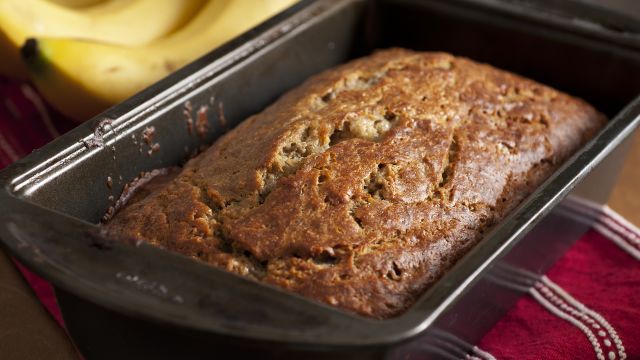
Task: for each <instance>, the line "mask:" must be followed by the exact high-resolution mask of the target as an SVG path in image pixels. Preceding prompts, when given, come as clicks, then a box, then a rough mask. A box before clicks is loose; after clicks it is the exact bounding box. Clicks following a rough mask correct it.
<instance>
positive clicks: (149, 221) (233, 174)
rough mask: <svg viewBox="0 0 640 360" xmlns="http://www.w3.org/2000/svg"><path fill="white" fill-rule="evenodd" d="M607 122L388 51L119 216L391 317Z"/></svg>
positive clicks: (185, 248) (114, 225)
mask: <svg viewBox="0 0 640 360" xmlns="http://www.w3.org/2000/svg"><path fill="white" fill-rule="evenodd" d="M604 123H605V118H604V116H603V115H601V114H600V113H598V112H597V111H596V110H594V109H593V108H592V107H591V106H590V105H588V104H586V103H585V102H583V101H581V100H579V99H576V98H574V97H571V96H568V95H566V94H563V93H561V92H558V91H556V90H553V89H551V88H549V87H547V86H544V85H541V84H539V83H536V82H534V81H531V80H528V79H525V78H522V77H519V76H517V75H514V74H511V73H508V72H505V71H501V70H497V69H495V68H492V67H491V66H488V65H484V64H479V63H476V62H473V61H471V60H468V59H465V58H460V57H454V56H452V55H449V54H445V53H431V52H414V51H409V50H403V49H390V50H384V51H379V52H376V53H375V54H373V55H371V56H367V57H364V58H361V59H357V60H354V61H351V62H349V63H347V64H345V65H342V66H339V67H337V68H334V69H331V70H328V71H326V72H323V73H321V74H319V75H316V76H314V77H312V78H310V79H309V80H308V81H306V82H305V83H304V84H303V85H301V86H299V87H298V88H296V89H294V90H292V91H290V92H288V93H287V94H285V95H284V96H282V98H280V99H279V100H278V101H276V102H275V103H274V104H273V105H271V106H269V107H268V108H267V109H265V110H264V111H263V112H261V113H259V114H257V115H254V116H251V117H250V118H248V119H246V120H245V121H244V122H242V123H241V124H240V125H238V126H237V127H236V128H235V129H233V130H231V131H230V132H229V133H227V134H226V135H224V136H223V137H222V138H220V139H219V140H218V141H217V142H215V143H214V144H213V145H212V146H211V147H210V148H209V149H208V150H206V151H205V152H204V153H202V154H200V155H199V156H197V157H195V158H193V159H192V160H190V161H189V162H188V163H187V164H186V165H185V166H184V168H183V169H182V170H181V172H180V173H179V174H178V175H176V176H175V177H174V178H172V179H166V180H165V181H163V182H162V183H158V184H156V185H155V187H154V189H153V191H146V192H145V194H144V196H138V197H137V199H136V200H135V201H132V202H131V203H130V204H128V205H127V206H126V207H125V208H123V209H122V210H121V211H119V212H118V213H117V214H116V215H115V217H114V218H113V219H112V220H111V221H110V222H109V223H108V224H106V225H105V226H106V229H107V233H108V234H110V235H111V236H113V237H116V238H126V239H137V240H142V241H145V242H148V243H150V244H154V245H157V246H161V247H163V248H165V249H167V250H171V251H176V252H179V253H182V254H184V255H187V256H190V257H193V258H196V259H199V260H202V261H205V262H208V263H210V264H213V265H215V266H217V267H220V268H223V269H226V270H228V271H231V272H234V273H237V274H240V275H243V276H246V277H250V278H252V279H255V280H258V281H262V282H265V283H268V284H273V285H277V286H280V287H282V288H285V289H288V290H290V291H293V292H296V293H299V294H301V295H303V296H307V297H309V298H312V299H315V300H318V301H321V302H324V303H327V304H330V305H334V306H336V307H339V308H342V309H346V310H350V311H353V312H356V313H359V314H362V315H366V316H371V317H376V318H385V317H390V316H394V315H397V314H399V313H400V312H402V311H403V310H404V309H406V308H407V307H408V306H410V305H411V304H412V303H413V302H414V301H415V300H416V298H417V297H418V296H419V295H420V294H421V293H422V292H424V291H425V289H427V288H428V287H429V285H430V284H432V283H433V282H434V281H435V280H437V279H438V277H439V276H440V275H441V274H442V273H443V272H444V271H446V270H447V269H448V268H449V267H450V266H451V265H452V263H453V262H454V261H455V260H456V259H458V258H459V257H460V256H461V255H463V254H464V253H465V252H466V251H467V250H468V249H469V248H470V247H471V246H473V245H474V244H475V243H476V242H478V241H479V240H480V239H481V238H482V236H483V233H484V232H485V231H486V230H487V229H488V228H489V227H490V226H492V224H495V223H496V222H497V221H498V220H500V219H501V218H503V217H504V216H505V215H506V214H507V213H508V212H509V211H510V210H511V209H513V208H514V206H516V205H517V204H518V203H519V202H520V201H521V200H523V199H524V198H525V197H526V196H527V195H528V194H529V193H530V192H531V191H532V190H533V189H534V188H535V187H536V186H538V185H539V184H540V183H541V182H542V181H543V180H544V179H545V178H546V177H547V176H549V175H550V174H551V173H552V172H553V170H554V169H555V168H556V167H557V166H558V165H559V164H560V163H561V162H562V161H564V160H565V159H567V157H568V156H570V155H571V153H572V152H574V151H575V150H577V149H578V148H579V147H580V146H581V145H582V144H583V143H584V142H585V141H587V140H588V139H589V138H590V137H592V136H593V135H595V133H596V132H597V131H598V129H599V128H600V127H602V125H603V124H604Z"/></svg>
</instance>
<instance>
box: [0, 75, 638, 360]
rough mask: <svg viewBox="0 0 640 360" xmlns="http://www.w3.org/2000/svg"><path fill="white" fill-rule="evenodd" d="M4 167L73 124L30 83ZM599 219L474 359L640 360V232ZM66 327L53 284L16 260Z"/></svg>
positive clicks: (1, 107)
mask: <svg viewBox="0 0 640 360" xmlns="http://www.w3.org/2000/svg"><path fill="white" fill-rule="evenodd" d="M0 97H1V98H2V103H1V104H0V168H3V167H5V166H7V165H8V164H10V163H12V162H13V161H15V160H17V159H19V158H20V157H22V156H24V155H26V154H28V153H29V152H31V151H32V150H33V149H35V148H38V147H40V146H42V145H44V144H46V143H47V142H48V141H50V140H51V139H53V138H54V137H56V136H58V135H59V134H60V133H63V132H65V131H67V130H69V129H71V128H72V127H73V126H74V123H73V122H71V121H69V120H66V119H64V118H63V117H62V116H60V115H59V114H56V113H55V112H54V111H52V110H51V109H50V108H49V107H48V106H47V105H46V104H45V103H44V102H43V101H42V100H41V99H40V97H39V96H38V95H37V93H36V92H35V91H34V90H33V88H32V87H31V86H30V85H28V84H20V83H14V82H11V81H9V80H6V79H1V78H0ZM578 213H581V215H580V216H583V217H590V218H593V219H596V225H595V226H594V227H593V229H592V230H591V231H589V232H588V233H587V234H586V235H585V236H583V237H582V238H581V239H580V240H579V241H578V242H577V243H576V244H575V245H574V246H573V247H572V248H571V249H570V250H569V251H568V252H567V253H566V254H565V255H564V256H563V257H562V258H561V259H560V260H559V261H558V263H557V264H556V265H555V266H554V267H553V268H552V269H551V270H550V271H549V272H548V274H547V275H546V276H545V277H542V278H534V277H532V276H531V275H530V274H526V273H520V274H518V275H517V276H515V277H514V279H516V280H514V281H515V282H517V281H518V280H517V278H520V280H523V279H528V280H530V281H533V282H534V283H535V286H533V287H532V288H531V289H530V290H529V293H528V295H527V296H524V297H523V298H522V299H520V300H519V301H518V303H517V304H516V305H515V307H514V308H513V309H512V310H511V311H510V312H509V313H508V314H507V315H506V316H505V317H504V318H503V319H502V320H501V321H500V322H499V323H498V324H497V325H496V326H495V327H494V328H493V330H491V331H490V332H489V333H488V334H487V335H486V336H485V337H484V339H483V340H482V341H481V342H480V343H479V344H478V346H477V347H474V348H471V349H468V350H469V353H468V355H467V358H469V359H471V358H474V359H492V358H498V359H590V358H597V359H611V360H613V359H625V358H626V359H640V295H639V292H640V231H638V229H637V228H636V227H634V226H633V225H631V224H629V223H628V222H626V221H625V220H624V219H622V218H621V217H620V216H618V215H616V214H615V213H614V212H613V211H611V210H610V209H608V208H602V207H592V206H588V204H585V206H584V207H583V208H582V209H580V210H579V211H578ZM16 265H17V266H18V268H19V269H20V271H21V272H22V274H23V275H24V277H25V279H26V280H27V281H28V282H29V284H30V285H31V287H32V288H33V290H34V292H35V293H36V295H37V296H38V298H39V299H40V301H41V302H42V304H43V305H44V306H45V307H46V308H47V310H48V311H49V312H50V313H51V315H52V316H53V317H54V318H55V319H56V320H57V321H58V323H59V324H60V325H61V327H63V328H64V323H63V319H62V316H61V315H60V310H59V308H58V305H57V303H56V299H55V295H54V293H53V290H52V287H51V285H50V284H49V283H47V282H46V281H44V280H42V279H41V278H39V277H38V276H37V275H35V274H33V273H31V272H30V271H29V270H28V269H26V268H25V267H24V266H22V265H20V264H18V263H16Z"/></svg>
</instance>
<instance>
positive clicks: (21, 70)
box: [0, 0, 296, 121]
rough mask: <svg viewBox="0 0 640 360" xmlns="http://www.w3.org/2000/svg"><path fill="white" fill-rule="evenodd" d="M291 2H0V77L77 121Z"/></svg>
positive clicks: (118, 99) (102, 0)
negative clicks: (27, 83)
mask: <svg viewBox="0 0 640 360" xmlns="http://www.w3.org/2000/svg"><path fill="white" fill-rule="evenodd" d="M295 1H296V0H0V75H4V76H9V77H14V78H20V79H27V78H28V79H30V80H31V81H32V82H33V83H34V84H35V85H36V87H37V88H38V90H39V91H40V92H41V94H42V95H43V96H44V97H45V98H46V99H47V100H48V101H49V103H51V104H52V105H53V106H54V107H55V108H57V109H58V110H59V111H60V112H62V113H64V114H65V115H67V116H69V117H71V118H73V119H76V120H79V121H83V120H86V119H88V118H89V117H91V116H93V115H95V114H97V113H99V112H100V111H102V110H104V109H106V108H107V107H109V106H111V105H113V104H115V103H117V102H120V101H122V100H124V99H125V98H127V97H129V96H131V95H133V94H134V93H136V92H138V91H139V90H141V89H143V88H145V87H147V86H149V85H151V84H152V83H154V82H155V81H157V80H159V79H161V78H163V77H165V76H166V75H168V74H169V73H171V72H172V71H174V70H176V69H177V68H180V67H182V66H183V65H185V64H187V63H188V62H190V61H192V60H194V59H196V58H197V57H199V56H201V55H203V54H205V53H206V52H208V51H210V50H211V49H213V48H214V47H217V46H219V45H220V44H222V43H224V42H226V41H228V40H230V39H231V38H233V37H235V36H237V35H239V34H240V33H242V32H244V31H246V30H248V29H250V28H252V27H253V26H255V25H257V24H258V23H260V22H262V21H263V20H265V19H267V18H269V17H270V16H273V15H274V14H276V13H278V12H280V11H282V10H283V9H285V8H286V7H288V6H290V5H291V4H292V3H294V2H295Z"/></svg>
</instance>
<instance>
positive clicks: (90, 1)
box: [49, 0, 104, 8]
mask: <svg viewBox="0 0 640 360" xmlns="http://www.w3.org/2000/svg"><path fill="white" fill-rule="evenodd" d="M49 1H51V2H54V3H56V4H59V5H62V6H66V7H74V8H80V7H85V6H91V5H96V4H99V3H100V2H102V1H104V0H49Z"/></svg>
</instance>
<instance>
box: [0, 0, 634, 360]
mask: <svg viewBox="0 0 640 360" xmlns="http://www.w3.org/2000/svg"><path fill="white" fill-rule="evenodd" d="M531 3H532V2H531V1H527V2H526V3H523V2H519V1H498V0H464V1H463V0H458V1H447V2H444V1H439V0H424V1H417V0H416V1H410V0H404V1H383V0H381V1H370V2H367V1H359V0H336V1H329V0H318V1H303V2H302V3H300V4H298V5H296V6H295V7H293V8H291V9H289V10H287V11H286V12H284V13H282V14H280V15H278V16H276V17H275V18H273V19H270V20H269V21H267V22H266V23H264V24H262V25H260V26H259V27H257V28H256V29H254V30H252V31H250V32H248V33H246V34H244V35H243V36H241V37H239V38H238V39H236V40H234V41H232V42H230V43H228V44H226V45H225V46H223V47H221V48H219V49H216V50H214V51H213V52H211V53H209V54H208V55H206V56H204V57H202V58H201V59H199V60H197V61H196V62H194V63H192V64H190V65H189V66H187V67H185V68H183V69H181V70H179V71H178V72H177V73H175V74H174V75H172V76H170V77H168V78H166V79H164V80H162V81H160V82H158V83H157V84H155V85H154V86H152V87H151V88H149V89H147V90H145V91H143V92H141V93H140V94H138V95H136V96H134V97H133V98H131V99H129V100H127V101H125V102H124V103H122V104H120V105H118V106H116V107H114V108H112V109H110V110H108V111H106V112H105V113H103V114H101V115H100V116H98V117H96V118H94V119H92V120H90V121H88V122H86V123H84V124H83V125H81V126H79V127H78V128H76V129H74V130H73V131H71V132H69V133H68V134H66V135H64V136H62V137H60V138H59V139H57V140H55V141H54V142H52V143H50V144H49V145H47V146H46V147H44V148H42V149H40V150H36V151H34V153H32V154H31V155H29V156H28V157H26V158H25V159H23V160H21V161H18V162H17V163H15V164H14V165H12V166H10V167H9V168H7V169H6V170H4V171H3V172H1V173H0V184H1V185H2V186H1V188H0V209H2V211H1V212H0V237H1V239H2V243H3V245H4V246H5V247H6V249H7V250H8V251H9V252H10V253H11V254H13V255H14V256H16V257H17V258H18V259H20V261H23V262H24V263H26V264H27V265H28V266H29V267H30V268H32V269H33V270H35V271H36V272H37V273H39V274H40V275H42V276H43V277H45V278H46V279H48V280H50V281H52V282H53V284H54V285H55V286H56V289H57V294H58V297H59V302H60V305H61V307H62V310H63V314H64V317H65V320H66V323H67V326H68V330H69V332H70V334H71V335H72V337H73V339H74V341H75V343H76V345H77V346H78V348H79V349H80V351H81V352H82V353H83V354H84V355H85V356H86V358H89V359H100V358H104V359H113V358H147V357H152V356H153V357H155V358H204V357H206V358H211V357H213V356H216V357H223V358H224V357H225V356H234V357H235V358H242V357H249V356H251V357H256V356H260V358H291V357H299V358H305V359H309V358H327V357H332V358H358V359H362V358H403V359H405V358H438V357H444V358H451V357H455V355H456V354H458V353H456V351H458V350H460V349H462V348H464V347H463V346H461V347H460V349H454V350H455V351H453V350H451V346H449V348H448V350H446V348H447V346H448V345H447V344H449V345H451V343H452V342H456V343H458V344H464V343H471V344H473V343H475V342H476V341H478V340H479V339H480V338H481V336H482V335H483V334H484V333H485V332H486V331H487V330H488V329H489V328H490V327H491V326H492V325H493V324H494V323H495V321H497V319H499V317H500V316H501V315H503V314H504V312H505V311H506V310H508V309H509V307H510V306H511V305H512V304H513V303H514V302H515V301H516V300H517V298H518V297H519V296H520V295H521V293H519V292H518V291H514V290H510V289H506V288H503V287H501V286H499V285H498V284H497V283H496V282H492V281H491V278H493V277H492V276H491V274H492V272H495V271H496V270H495V269H497V268H499V267H500V266H503V265H505V264H508V265H509V266H518V267H520V268H523V269H528V270H529V271H532V272H535V273H543V272H544V271H545V270H546V269H548V268H549V266H551V265H552V264H553V262H554V261H555V260H556V259H557V258H558V257H559V256H561V255H562V253H563V252H564V250H566V248H567V247H568V246H569V245H570V244H571V243H572V242H573V241H575V240H576V239H577V238H578V237H579V236H580V235H581V234H582V233H583V232H584V231H585V229H586V227H587V226H586V225H584V224H579V223H576V222H571V221H569V220H568V218H567V217H566V216H564V215H563V214H564V212H563V211H560V210H556V209H561V208H562V206H561V205H562V204H561V201H562V199H563V198H564V197H565V196H566V195H567V194H569V192H571V191H573V192H574V194H578V193H580V194H581V196H583V197H587V198H589V199H591V200H594V201H599V202H602V201H604V200H606V198H607V196H608V192H609V190H610V188H611V186H612V183H613V179H614V178H615V177H614V176H612V174H614V173H615V171H616V169H617V168H618V167H619V164H620V161H621V158H622V156H623V155H624V140H625V139H627V138H628V136H629V134H630V133H631V132H632V131H633V130H634V129H635V127H636V126H637V124H638V121H639V120H638V114H640V102H639V101H638V100H635V97H636V96H637V95H638V94H639V93H640V41H639V37H638V35H636V33H635V32H634V31H635V28H633V26H631V27H629V28H622V29H621V28H612V27H611V26H609V25H607V24H613V23H617V22H616V14H613V13H600V12H594V11H592V9H591V8H588V7H587V6H586V5H579V6H578V5H576V6H573V7H572V9H571V13H569V14H568V13H567V12H566V9H563V8H559V9H555V10H557V11H551V12H545V11H546V10H542V9H543V7H540V6H533V7H532V6H531ZM626 20H628V19H626ZM620 23H622V24H632V25H634V26H635V24H633V22H630V21H626V22H620ZM391 46H403V47H408V48H412V49H417V50H438V51H448V52H452V53H454V54H457V55H463V56H468V57H470V58H473V59H475V60H479V61H484V62H488V63H490V64H492V65H494V66H497V67H501V68H504V69H508V70H512V71H514V72H516V73H519V74H522V75H525V76H528V77H531V78H533V79H536V80H538V81H541V82H543V83H546V84H549V85H551V86H554V87H556V88H559V89H561V90H564V91H566V92H569V93H571V94H575V95H577V96H580V97H583V98H584V99H586V100H587V101H589V102H591V103H592V104H594V105H595V106H596V107H597V108H598V109H600V110H601V111H603V112H605V113H606V114H607V115H608V116H609V117H610V118H611V121H610V122H609V124H608V125H607V127H606V128H605V129H603V130H602V132H601V133H600V134H599V135H598V136H597V137H596V138H595V139H594V140H593V141H591V142H590V143H589V144H587V145H586V146H585V147H584V148H583V149H582V150H581V151H579V152H578V153H577V154H575V156H573V157H572V158H571V159H570V160H569V161H567V163H566V164H565V165H564V166H563V167H562V168H561V169H559V170H558V171H557V172H556V173H555V174H554V175H553V176H552V177H551V178H550V179H549V180H548V181H547V182H545V183H544V185H542V186H541V187H540V188H539V189H538V190H537V191H536V192H535V193H534V194H532V195H531V196H530V197H529V198H528V199H527V200H526V201H525V202H524V203H523V204H522V205H521V206H519V207H518V208H517V209H516V210H515V211H513V213H512V214H511V215H510V216H509V217H508V218H507V219H505V220H504V221H502V222H501V223H500V224H498V225H497V226H496V227H495V228H494V229H493V230H492V231H491V232H490V233H489V234H488V235H487V236H486V237H485V238H484V239H483V240H482V241H481V242H480V243H479V244H478V245H477V246H476V247H475V248H474V249H473V250H472V251H471V252H469V253H468V254H467V255H465V256H464V257H463V258H462V259H461V260H460V261H459V262H458V263H457V264H456V265H455V266H454V267H453V268H452V269H451V270H450V271H449V272H448V273H447V274H446V275H445V276H444V277H443V278H442V279H441V280H440V281H438V282H437V283H436V284H435V285H434V286H433V287H431V288H430V290H429V291H427V292H426V293H425V294H424V295H423V296H422V297H421V299H420V300H419V301H418V302H417V303H416V304H415V305H414V306H413V307H411V308H410V309H409V310H408V311H407V312H406V313H404V314H403V315H400V316H398V317H396V318H393V319H388V320H372V319H368V318H363V317H360V316H357V315H353V314H349V313H346V312H343V311H340V310H336V309H333V308H330V307H328V306H325V305H322V304H318V303H315V302H312V301H310V300H307V299H304V298H301V297H299V296H296V295H293V294H290V293H287V292H284V291H282V290H280V289H276V288H273V287H269V286H265V285H262V284H258V283H254V282H252V281H249V280H246V279H243V278H240V277H238V276H236V275H233V274H229V273H226V272H224V271H221V270H218V269H215V268H213V267H210V266H207V265H204V264H201V263H198V262H196V261H194V260H192V259H188V258H186V257H183V256H180V255H177V254H172V253H169V252H166V251H163V250H160V249H157V248H153V247H151V246H147V245H144V244H142V245H139V246H133V245H131V244H124V243H115V242H110V241H104V239H101V238H100V236H98V235H96V234H98V233H99V227H98V226H97V224H98V223H99V220H100V218H101V216H102V215H103V214H104V213H105V211H107V209H108V208H109V207H110V206H111V205H112V204H113V198H117V197H118V196H119V194H120V193H121V192H122V190H123V187H124V186H125V184H126V183H128V182H129V181H131V180H132V179H133V178H134V177H136V176H137V175H138V174H139V173H140V172H141V171H148V170H152V169H156V168H162V167H166V166H170V165H175V164H180V163H182V162H184V161H185V159H187V158H188V157H189V156H190V154H192V153H193V152H194V151H195V150H196V149H199V148H200V147H201V146H202V145H203V144H209V143H211V142H212V141H214V140H215V139H216V137H218V136H220V135H221V134H222V133H223V132H224V131H225V129H226V128H227V127H232V126H234V125H235V124H237V123H238V122H239V121H241V120H242V119H244V118H245V117H247V116H248V115H250V114H252V113H255V112H257V111H259V110H260V109H262V108H263V107H265V106H266V105H267V104H269V103H270V102H272V101H273V100H275V99H276V98H277V97H278V96H279V95H280V94H282V93H283V92H284V91H286V90H287V89H290V88H292V87H293V86H295V85H296V84H299V83H301V82H302V81H303V80H304V79H305V78H307V77H308V76H310V75H312V74H314V73H317V72H319V71H321V70H323V69H326V68H329V67H331V66H334V65H336V64H339V63H343V62H344V61H346V60H348V59H350V58H353V57H356V56H361V55H365V54H367V53H370V52H371V51H373V50H374V49H376V48H386V47H391ZM189 118H191V119H192V120H193V121H194V122H196V125H200V126H196V128H199V129H200V131H196V130H193V129H192V131H188V126H187V120H188V119H189ZM151 133H152V135H153V136H150V135H151ZM144 134H146V136H143V135H144ZM578 184H581V185H580V186H579V188H580V189H578V188H576V189H574V187H576V185H578ZM559 205H560V206H559ZM551 235H552V236H551ZM447 339H449V340H447ZM451 339H454V340H451ZM447 341H449V343H447ZM443 344H444V345H443ZM443 349H445V350H443ZM458 355H460V356H461V357H462V356H463V353H460V354H458Z"/></svg>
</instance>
